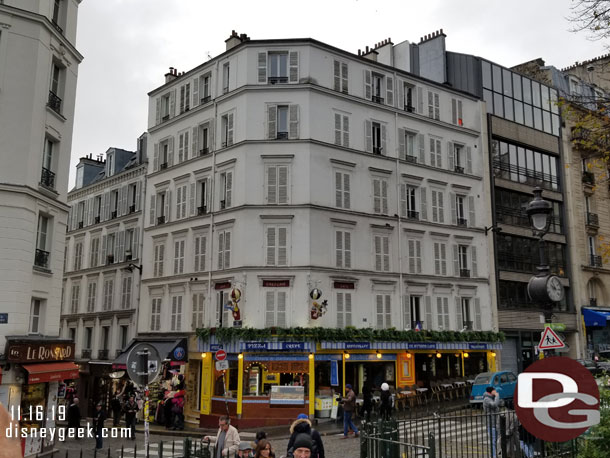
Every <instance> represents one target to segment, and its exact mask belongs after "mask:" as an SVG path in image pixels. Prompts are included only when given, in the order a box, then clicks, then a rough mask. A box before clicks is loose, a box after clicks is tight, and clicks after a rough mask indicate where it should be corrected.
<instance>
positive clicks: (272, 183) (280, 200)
mask: <svg viewBox="0 0 610 458" xmlns="http://www.w3.org/2000/svg"><path fill="white" fill-rule="evenodd" d="M265 171H266V178H267V180H266V184H267V203H268V204H287V203H288V172H289V170H288V166H287V165H268V166H267V167H266V168H265Z"/></svg>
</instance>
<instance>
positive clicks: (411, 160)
mask: <svg viewBox="0 0 610 458" xmlns="http://www.w3.org/2000/svg"><path fill="white" fill-rule="evenodd" d="M407 162H409V163H411V164H417V156H412V155H410V154H407Z"/></svg>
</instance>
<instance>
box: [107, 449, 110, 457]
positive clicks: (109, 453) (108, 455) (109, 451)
mask: <svg viewBox="0 0 610 458" xmlns="http://www.w3.org/2000/svg"><path fill="white" fill-rule="evenodd" d="M107 458H110V447H108V456H107Z"/></svg>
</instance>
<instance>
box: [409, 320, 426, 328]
mask: <svg viewBox="0 0 610 458" xmlns="http://www.w3.org/2000/svg"><path fill="white" fill-rule="evenodd" d="M417 323H419V327H420V329H424V322H423V321H421V320H417V321H411V329H412V330H415V328H416V327H417Z"/></svg>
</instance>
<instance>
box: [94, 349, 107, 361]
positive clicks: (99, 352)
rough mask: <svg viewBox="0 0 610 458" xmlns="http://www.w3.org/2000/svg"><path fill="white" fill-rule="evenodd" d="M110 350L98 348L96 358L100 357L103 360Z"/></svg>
mask: <svg viewBox="0 0 610 458" xmlns="http://www.w3.org/2000/svg"><path fill="white" fill-rule="evenodd" d="M109 352H110V351H109V350H108V349H103V350H98V351H97V359H101V360H103V361H105V360H107V359H108V353H109Z"/></svg>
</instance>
